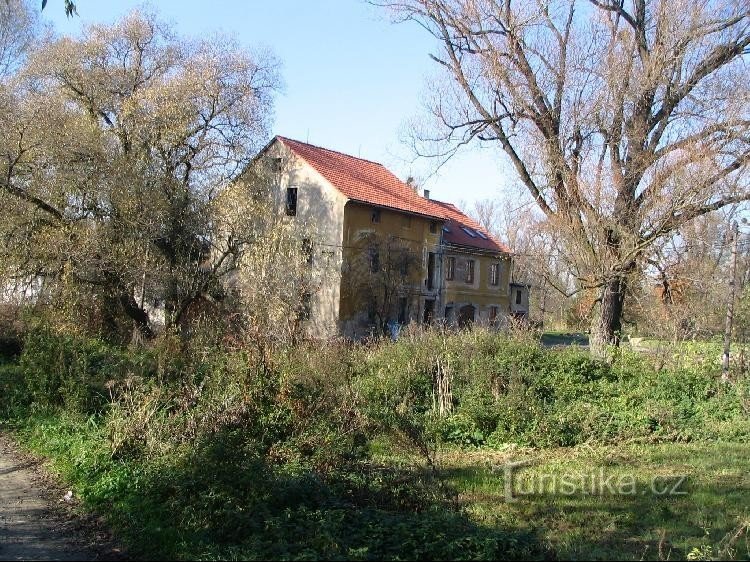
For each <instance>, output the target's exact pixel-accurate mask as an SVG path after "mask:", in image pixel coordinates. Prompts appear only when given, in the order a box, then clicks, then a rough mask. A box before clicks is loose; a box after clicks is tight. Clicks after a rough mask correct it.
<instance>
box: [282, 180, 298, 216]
mask: <svg viewBox="0 0 750 562" xmlns="http://www.w3.org/2000/svg"><path fill="white" fill-rule="evenodd" d="M298 198H299V189H298V188H297V187H287V188H286V203H285V210H286V216H288V217H296V216H297V202H298Z"/></svg>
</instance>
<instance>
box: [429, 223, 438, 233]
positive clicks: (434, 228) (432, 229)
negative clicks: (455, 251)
mask: <svg viewBox="0 0 750 562" xmlns="http://www.w3.org/2000/svg"><path fill="white" fill-rule="evenodd" d="M430 233H431V234H435V233H437V223H436V222H435V221H431V222H430Z"/></svg>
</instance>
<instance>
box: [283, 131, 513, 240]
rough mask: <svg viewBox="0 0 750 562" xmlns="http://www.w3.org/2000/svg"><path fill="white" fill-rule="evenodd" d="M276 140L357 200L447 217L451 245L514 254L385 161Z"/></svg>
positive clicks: (440, 217) (451, 206)
mask: <svg viewBox="0 0 750 562" xmlns="http://www.w3.org/2000/svg"><path fill="white" fill-rule="evenodd" d="M276 139H277V140H278V141H280V142H281V143H283V144H284V145H285V146H286V147H288V148H289V149H290V150H291V151H292V152H294V153H295V154H296V155H297V156H299V157H300V158H302V159H303V160H305V161H306V162H307V163H308V164H309V165H310V166H312V167H313V168H314V169H315V170H316V171H317V172H318V173H319V174H320V175H322V176H323V177H324V178H326V179H327V180H328V181H329V182H331V184H333V186H334V187H335V188H336V189H338V190H339V191H340V192H341V193H343V194H344V195H345V196H346V197H348V198H349V199H351V200H353V201H358V202H362V203H367V204H369V205H375V206H379V207H388V208H391V209H396V210H399V211H405V212H408V213H415V214H418V215H425V216H428V217H433V218H437V219H440V220H443V221H445V226H447V227H448V231H445V230H444V231H443V239H444V240H445V241H446V242H447V243H448V244H455V245H458V246H466V247H470V248H477V249H481V250H489V251H495V252H504V253H510V250H509V249H508V248H507V247H506V246H504V245H503V244H501V243H500V242H498V241H497V240H495V239H494V238H492V236H490V234H489V233H488V232H487V231H486V230H485V229H483V228H482V227H481V226H480V225H479V224H478V223H477V222H476V221H474V220H472V219H471V218H469V217H468V216H466V215H465V214H464V213H462V212H461V211H460V210H459V209H458V208H457V207H456V206H455V205H451V204H450V203H443V202H441V201H435V200H434V199H426V198H424V197H422V196H420V195H418V194H417V193H416V192H415V191H414V189H413V188H412V187H411V186H409V185H407V184H406V183H404V182H402V181H401V180H400V179H398V178H397V177H396V176H395V175H393V174H392V173H391V172H390V171H388V170H387V169H386V168H385V167H384V166H383V165H382V164H378V163H377V162H371V161H370V160H364V159H362V158H356V157H354V156H349V155H348V154H344V153H342V152H336V151H335V150H329V149H327V148H322V147H319V146H315V145H312V144H307V143H304V142H300V141H296V140H293V139H288V138H286V137H281V136H277V137H276ZM461 227H466V228H468V229H470V230H471V231H474V232H475V233H477V232H481V233H482V235H484V236H485V237H486V239H484V238H482V237H481V236H480V235H478V234H477V236H474V237H472V236H471V235H469V234H468V233H467V232H466V231H464V230H463V229H462V228H461Z"/></svg>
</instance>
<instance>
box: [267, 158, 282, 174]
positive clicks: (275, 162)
mask: <svg viewBox="0 0 750 562" xmlns="http://www.w3.org/2000/svg"><path fill="white" fill-rule="evenodd" d="M269 161H270V164H271V171H272V172H280V171H281V158H271V159H270V160H269Z"/></svg>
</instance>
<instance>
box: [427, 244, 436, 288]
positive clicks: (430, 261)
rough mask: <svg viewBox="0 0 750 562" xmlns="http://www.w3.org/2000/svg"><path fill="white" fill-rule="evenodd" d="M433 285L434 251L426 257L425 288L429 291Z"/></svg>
mask: <svg viewBox="0 0 750 562" xmlns="http://www.w3.org/2000/svg"><path fill="white" fill-rule="evenodd" d="M434 287H435V252H430V253H429V254H428V257H427V288H428V289H429V290H430V291H431V290H432V289H433V288H434Z"/></svg>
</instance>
